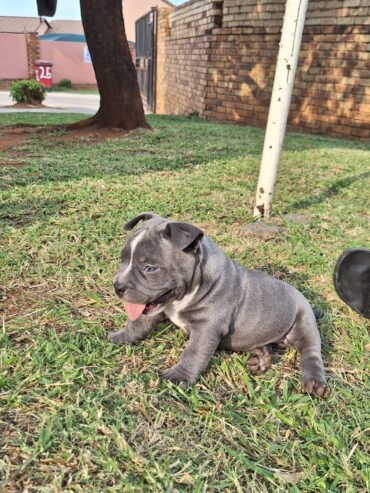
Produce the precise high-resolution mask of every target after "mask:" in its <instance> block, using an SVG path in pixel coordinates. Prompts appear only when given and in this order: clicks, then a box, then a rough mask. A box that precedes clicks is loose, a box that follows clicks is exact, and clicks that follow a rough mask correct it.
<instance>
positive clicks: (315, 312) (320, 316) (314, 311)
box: [312, 307, 324, 320]
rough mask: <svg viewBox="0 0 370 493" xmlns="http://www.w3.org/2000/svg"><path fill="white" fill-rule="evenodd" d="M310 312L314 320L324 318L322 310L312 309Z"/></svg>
mask: <svg viewBox="0 0 370 493" xmlns="http://www.w3.org/2000/svg"><path fill="white" fill-rule="evenodd" d="M312 311H313V314H314V315H315V318H316V320H320V318H322V317H323V316H324V310H321V308H317V307H313V308H312Z"/></svg>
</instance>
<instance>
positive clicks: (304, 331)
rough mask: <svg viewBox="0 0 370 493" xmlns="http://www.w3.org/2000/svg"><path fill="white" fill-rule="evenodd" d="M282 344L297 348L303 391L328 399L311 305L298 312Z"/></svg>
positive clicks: (327, 388) (328, 391) (328, 390)
mask: <svg viewBox="0 0 370 493" xmlns="http://www.w3.org/2000/svg"><path fill="white" fill-rule="evenodd" d="M282 343H283V344H284V345H286V346H288V347H294V348H296V349H297V350H298V351H299V353H300V357H301V369H302V383H303V389H304V390H305V391H306V392H307V393H308V394H315V395H317V396H319V397H322V398H324V399H325V398H326V397H328V396H329V394H330V389H329V387H328V386H327V384H326V379H325V375H324V364H323V361H322V356H321V339H320V334H319V330H318V328H317V325H316V320H315V315H314V313H313V311H312V310H311V307H309V305H307V307H304V308H302V309H300V310H299V311H298V313H297V317H296V320H295V322H294V324H293V326H292V328H291V330H290V331H289V332H288V334H287V335H286V336H285V338H284V340H283V341H282Z"/></svg>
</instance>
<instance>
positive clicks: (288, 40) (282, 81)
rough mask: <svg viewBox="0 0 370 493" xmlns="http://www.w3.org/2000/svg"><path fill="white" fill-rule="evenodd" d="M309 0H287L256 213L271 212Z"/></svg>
mask: <svg viewBox="0 0 370 493" xmlns="http://www.w3.org/2000/svg"><path fill="white" fill-rule="evenodd" d="M307 5H308V0H287V2H286V5H285V14H284V22H283V29H282V33H281V39H280V47H279V54H278V59H277V64H276V71H275V78H274V85H273V88H272V95H271V102H270V109H269V115H268V119H267V126H266V133H265V141H264V145H263V152H262V159H261V167H260V174H259V179H258V185H257V190H256V198H255V205H254V211H253V216H254V217H255V218H256V219H258V218H260V217H270V216H271V205H272V197H273V194H274V187H275V181H276V176H277V172H278V169H279V161H280V157H281V151H282V147H283V142H284V136H285V129H286V124H287V120H288V113H289V107H290V101H291V98H292V92H293V84H294V78H295V74H296V71H297V65H298V57H299V51H300V47H301V40H302V34H303V28H304V22H305V17H306V10H307Z"/></svg>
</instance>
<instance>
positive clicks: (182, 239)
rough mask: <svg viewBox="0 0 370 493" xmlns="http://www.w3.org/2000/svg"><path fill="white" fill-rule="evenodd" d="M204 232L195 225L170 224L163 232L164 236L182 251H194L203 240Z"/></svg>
mask: <svg viewBox="0 0 370 493" xmlns="http://www.w3.org/2000/svg"><path fill="white" fill-rule="evenodd" d="M203 234H204V233H203V231H202V230H201V229H199V228H197V227H196V226H194V225H193V224H189V223H177V222H170V223H167V224H166V227H165V228H164V230H163V236H164V238H166V239H167V240H169V241H171V242H172V243H174V244H175V245H176V246H177V247H178V248H180V249H181V250H191V249H194V248H195V247H196V246H197V245H198V243H199V242H200V240H201V239H202V238H203Z"/></svg>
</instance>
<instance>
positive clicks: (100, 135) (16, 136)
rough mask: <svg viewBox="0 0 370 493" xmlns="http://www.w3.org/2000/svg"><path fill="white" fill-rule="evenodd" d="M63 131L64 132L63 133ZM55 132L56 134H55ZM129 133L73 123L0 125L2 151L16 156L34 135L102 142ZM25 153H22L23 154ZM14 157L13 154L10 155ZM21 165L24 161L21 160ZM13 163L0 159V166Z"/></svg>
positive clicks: (57, 140) (61, 139) (49, 138)
mask: <svg viewBox="0 0 370 493" xmlns="http://www.w3.org/2000/svg"><path fill="white" fill-rule="evenodd" d="M61 132H62V133H61ZM53 134H54V135H53ZM127 134H128V131H127V130H123V129H120V128H106V127H100V126H94V125H90V126H83V127H81V128H74V127H72V126H71V125H41V126H40V125H30V124H22V123H20V124H16V125H10V126H4V127H0V152H1V151H7V153H8V154H9V153H10V154H11V155H13V156H15V155H18V158H19V149H17V148H18V147H19V146H20V145H22V144H24V143H25V142H26V141H27V140H28V139H31V138H32V137H34V136H36V135H37V136H38V137H41V138H42V137H43V136H45V137H47V138H48V141H49V142H50V140H51V141H52V142H55V143H60V142H77V143H78V142H79V141H83V140H89V143H90V144H91V143H92V144H94V143H100V142H103V141H105V140H107V139H112V138H118V137H123V136H125V135H127ZM23 154H24V153H22V155H23ZM10 157H12V156H10ZM17 162H18V164H19V165H21V164H22V163H20V162H19V159H18V161H17ZM11 165H12V164H11V163H9V161H6V160H0V166H11Z"/></svg>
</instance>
